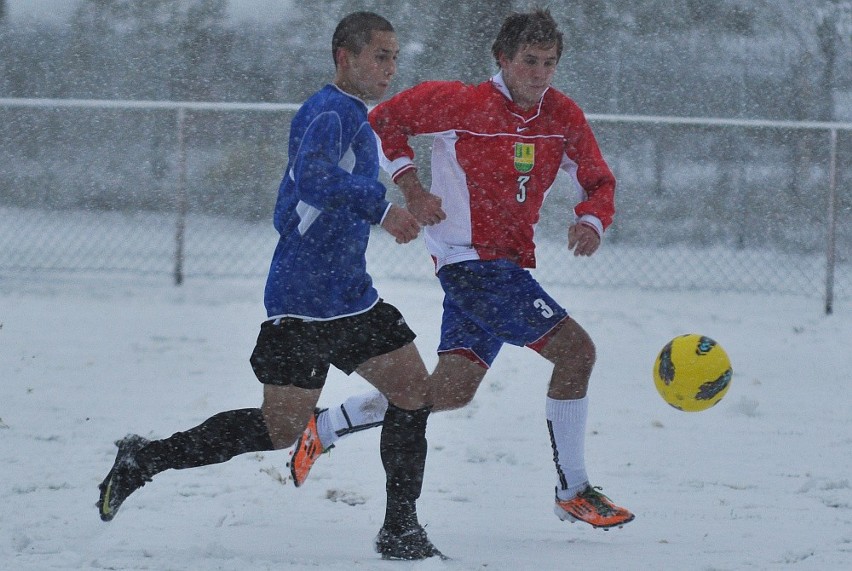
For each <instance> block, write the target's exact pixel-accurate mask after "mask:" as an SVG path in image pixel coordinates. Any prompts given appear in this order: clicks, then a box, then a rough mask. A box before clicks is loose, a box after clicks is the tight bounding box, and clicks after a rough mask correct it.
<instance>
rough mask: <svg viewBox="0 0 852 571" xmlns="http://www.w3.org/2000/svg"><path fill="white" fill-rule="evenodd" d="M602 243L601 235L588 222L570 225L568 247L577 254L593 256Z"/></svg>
mask: <svg viewBox="0 0 852 571" xmlns="http://www.w3.org/2000/svg"><path fill="white" fill-rule="evenodd" d="M600 245H601V237H600V236H598V233H597V231H595V229H594V228H592V227H591V226H589V225H588V224H572V225H571V226H569V227H568V249H569V250H573V251H574V255H575V256H591V255H592V254H594V253H595V252H597V250H598V247H600Z"/></svg>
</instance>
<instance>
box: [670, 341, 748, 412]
mask: <svg viewBox="0 0 852 571" xmlns="http://www.w3.org/2000/svg"><path fill="white" fill-rule="evenodd" d="M732 375H733V369H732V368H731V361H730V360H729V359H728V354H727V353H725V350H724V349H722V347H721V345H719V344H718V343H716V342H715V341H714V340H713V339H710V338H709V337H705V336H703V335H696V334H694V333H690V334H688V335H681V336H679V337H675V338H674V339H672V340H671V341H669V342H668V343H667V344H666V346H665V347H663V349H662V350H661V351H660V353H659V355H657V359H656V361H655V362H654V385H656V387H657V391H658V392H659V393H660V396H661V397H663V400H665V401H666V402H667V403H669V404H670V405H672V406H673V407H675V408H676V409H678V410H682V411H686V412H698V411H701V410H706V409H708V408H710V407H711V406H713V405H715V404H716V403H718V402H719V401H720V400H722V397H724V396H725V393H727V392H728V388H730V386H731V376H732Z"/></svg>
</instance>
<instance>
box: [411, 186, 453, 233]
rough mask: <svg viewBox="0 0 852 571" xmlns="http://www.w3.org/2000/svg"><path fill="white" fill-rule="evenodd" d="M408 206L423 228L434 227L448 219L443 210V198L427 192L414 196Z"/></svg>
mask: <svg viewBox="0 0 852 571" xmlns="http://www.w3.org/2000/svg"><path fill="white" fill-rule="evenodd" d="M406 206H407V207H408V211H409V212H411V214H413V215H414V217H415V218H416V219H417V221H418V222H419V223H420V224H422V225H423V226H432V225H433V224H437V223H438V222H440V221H441V220H446V219H447V213H446V212H444V209H443V208H441V197H440V196H435V195H434V194H432V193H431V192H427V191H426V190H423V191H422V192H418V193H415V194H412V195H411V196H410V197H409V199H408V200H407V201H406Z"/></svg>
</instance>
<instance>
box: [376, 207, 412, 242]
mask: <svg viewBox="0 0 852 571" xmlns="http://www.w3.org/2000/svg"><path fill="white" fill-rule="evenodd" d="M382 228H384V229H385V230H387V232H388V233H389V234H390V235H391V236H393V237H394V238H396V243H397V244H407V243H408V242H411V241H412V240H414V239H415V238H417V235H418V234H420V224H419V223H418V222H417V219H416V218H415V217H414V215H413V214H411V213H410V212H409V211H408V210H406V209H405V208H401V207H399V206H397V205H396V204H392V205H391V207H390V210H388V213H387V214H386V215H385V219H384V220H382Z"/></svg>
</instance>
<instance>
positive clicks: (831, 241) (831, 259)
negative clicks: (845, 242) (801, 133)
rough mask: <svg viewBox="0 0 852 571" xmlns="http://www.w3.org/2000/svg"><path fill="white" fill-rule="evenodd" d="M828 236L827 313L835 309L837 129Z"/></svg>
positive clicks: (832, 135)
mask: <svg viewBox="0 0 852 571" xmlns="http://www.w3.org/2000/svg"><path fill="white" fill-rule="evenodd" d="M829 141H830V143H829V159H828V229H827V232H828V236H827V237H826V254H825V314H826V315H831V312H832V311H833V310H834V265H835V263H836V243H837V129H831V130H830V131H829Z"/></svg>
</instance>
